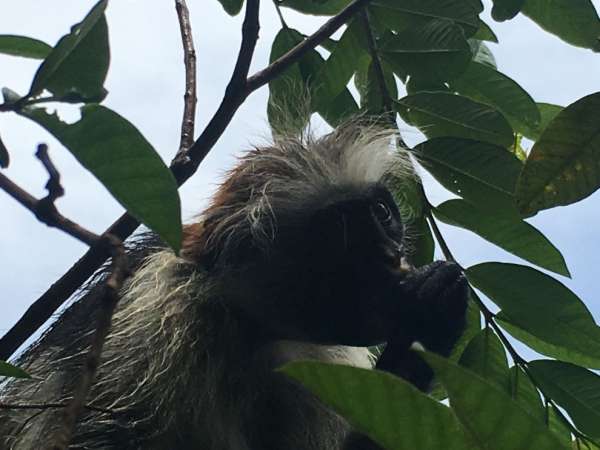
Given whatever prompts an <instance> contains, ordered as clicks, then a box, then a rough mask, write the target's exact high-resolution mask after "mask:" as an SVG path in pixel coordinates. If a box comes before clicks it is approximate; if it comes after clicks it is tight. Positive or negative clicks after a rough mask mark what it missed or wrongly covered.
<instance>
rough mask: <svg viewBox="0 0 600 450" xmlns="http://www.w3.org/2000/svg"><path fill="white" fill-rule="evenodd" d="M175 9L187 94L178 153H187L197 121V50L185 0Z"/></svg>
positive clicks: (179, 1)
mask: <svg viewBox="0 0 600 450" xmlns="http://www.w3.org/2000/svg"><path fill="white" fill-rule="evenodd" d="M175 9H176V10H177V18H178V19H179V30H180V32H181V42H182V44H183V63H184V66H185V94H184V96H183V98H184V102H183V119H182V120H181V140H180V143H179V151H178V154H181V153H185V152H186V151H187V150H188V149H189V148H190V147H191V146H192V144H193V143H194V125H195V123H196V101H197V99H196V50H195V49H194V40H193V38H192V25H191V23H190V14H189V11H188V7H187V5H186V3H185V0H175Z"/></svg>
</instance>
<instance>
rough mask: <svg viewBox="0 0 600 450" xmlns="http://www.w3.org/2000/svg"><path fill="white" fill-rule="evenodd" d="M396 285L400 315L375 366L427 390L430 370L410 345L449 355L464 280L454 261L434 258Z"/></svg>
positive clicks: (462, 308) (459, 321)
mask: <svg viewBox="0 0 600 450" xmlns="http://www.w3.org/2000/svg"><path fill="white" fill-rule="evenodd" d="M398 287H399V291H400V296H401V299H400V306H399V315H400V316H401V317H399V320H398V327H397V328H396V330H395V331H394V333H393V334H392V336H391V337H390V339H389V340H388V343H387V346H386V348H385V350H384V352H383V354H382V355H381V357H380V358H379V361H378V362H377V365H376V368H378V369H381V370H386V371H389V372H392V373H394V374H396V375H398V376H400V377H402V378H404V379H406V380H407V381H410V382H411V383H413V384H414V385H415V386H416V387H418V388H419V389H421V390H427V388H428V387H429V385H430V383H431V380H432V379H433V372H432V370H431V369H430V368H429V366H428V365H427V364H426V363H425V361H423V360H422V359H421V357H420V356H419V355H418V354H417V353H415V352H413V351H411V350H410V346H411V345H412V344H413V343H414V342H415V341H416V342H419V343H420V344H421V345H422V346H424V347H425V348H426V349H427V350H430V351H433V352H436V353H439V354H441V355H444V356H448V355H449V354H450V352H451V351H452V347H453V346H454V344H455V343H456V341H457V340H458V338H459V337H460V335H461V333H462V332H463V330H464V328H465V321H466V317H465V313H466V309H467V299H468V285H467V280H466V278H465V276H464V275H463V273H462V271H461V269H460V267H459V266H458V265H457V264H455V263H449V262H442V261H436V262H433V263H431V264H429V265H427V266H425V267H422V268H420V269H417V270H415V271H414V272H413V273H412V274H410V275H408V276H407V277H406V278H404V279H403V280H402V281H401V282H400V283H399V286H398Z"/></svg>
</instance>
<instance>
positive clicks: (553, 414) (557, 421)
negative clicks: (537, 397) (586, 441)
mask: <svg viewBox="0 0 600 450" xmlns="http://www.w3.org/2000/svg"><path fill="white" fill-rule="evenodd" d="M546 408H547V417H548V418H547V419H545V420H546V422H547V423H548V428H549V429H550V431H552V432H553V433H554V434H555V435H556V436H557V437H558V439H560V441H561V442H562V443H563V445H566V446H569V445H572V444H574V441H572V440H571V427H572V425H571V424H570V423H569V422H568V420H567V419H565V418H564V417H562V416H561V415H560V414H561V413H560V412H559V411H558V410H557V409H556V408H555V407H554V406H552V405H550V404H548V405H546ZM572 448H573V449H574V450H584V449H586V450H593V449H592V448H591V447H589V448H587V447H584V446H581V447H579V448H577V446H576V445H573V447H572Z"/></svg>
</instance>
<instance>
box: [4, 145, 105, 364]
mask: <svg viewBox="0 0 600 450" xmlns="http://www.w3.org/2000/svg"><path fill="white" fill-rule="evenodd" d="M36 155H37V156H38V158H39V159H40V160H41V161H42V163H43V164H44V166H45V167H46V170H47V171H48V174H49V175H50V178H49V179H48V182H47V183H46V188H47V189H48V195H47V196H46V197H44V198H42V199H39V200H38V199H36V198H35V197H34V196H32V195H31V194H29V193H28V192H27V191H25V190H24V189H22V188H21V187H19V186H18V185H17V184H16V183H14V182H13V181H12V180H10V179H9V178H8V177H7V176H6V175H4V174H2V173H0V189H2V190H4V191H5V192H6V193H8V194H9V195H10V196H11V197H12V198H14V199H15V200H16V201H18V202H19V203H20V204H21V205H23V206H24V207H25V208H27V209H28V210H30V211H31V212H32V213H33V214H35V217H37V219H38V220H39V221H40V222H43V223H45V224H46V225H48V226H49V227H53V228H58V229H59V230H62V231H64V232H65V233H67V234H69V235H71V236H73V237H74V238H76V239H79V240H80V241H82V242H83V243H85V244H87V245H96V244H98V245H103V244H102V243H101V241H102V239H101V237H100V236H98V235H97V234H95V233H92V232H91V231H89V230H87V229H85V228H84V227H82V226H81V225H79V224H78V223H75V222H73V221H71V220H69V219H67V218H66V217H65V216H63V215H62V214H61V213H59V212H58V210H57V209H56V206H55V205H54V200H55V199H56V198H57V197H60V196H61V195H63V193H64V190H63V188H62V186H61V185H60V174H59V173H58V171H57V170H56V167H54V164H53V163H52V161H51V160H50V157H49V156H48V147H47V146H46V145H45V144H40V145H39V146H38V151H37V153H36ZM34 331H35V330H34ZM3 356H5V355H0V359H8V358H4V357H3ZM9 356H10V355H9Z"/></svg>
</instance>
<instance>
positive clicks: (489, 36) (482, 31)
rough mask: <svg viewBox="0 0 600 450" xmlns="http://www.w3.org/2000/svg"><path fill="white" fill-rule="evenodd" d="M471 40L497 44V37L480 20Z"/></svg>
mask: <svg viewBox="0 0 600 450" xmlns="http://www.w3.org/2000/svg"><path fill="white" fill-rule="evenodd" d="M472 38H473V39H477V40H480V41H488V42H495V43H498V37H497V36H496V35H495V34H494V31H493V30H492V29H491V28H490V26H489V25H488V24H487V23H485V22H484V21H483V20H481V19H479V28H478V29H477V32H476V33H475V34H474V35H473V36H472Z"/></svg>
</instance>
